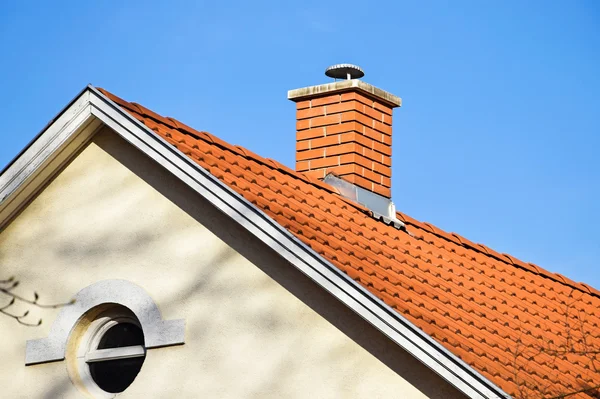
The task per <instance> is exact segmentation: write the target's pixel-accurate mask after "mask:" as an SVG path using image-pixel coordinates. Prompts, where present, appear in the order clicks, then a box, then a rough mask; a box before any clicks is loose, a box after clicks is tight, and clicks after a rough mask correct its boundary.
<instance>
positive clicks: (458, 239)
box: [96, 87, 600, 298]
mask: <svg viewBox="0 0 600 399" xmlns="http://www.w3.org/2000/svg"><path fill="white" fill-rule="evenodd" d="M96 88H97V89H98V90H99V91H100V92H101V93H102V94H104V95H105V96H107V97H108V98H109V99H110V100H112V101H114V102H115V103H117V104H118V105H120V106H122V107H124V108H126V109H128V110H129V111H133V112H135V113H137V114H140V115H142V116H145V117H148V118H150V119H153V120H154V121H156V122H158V123H162V124H163V125H165V126H169V127H171V128H174V129H176V130H178V131H180V132H182V133H185V134H189V135H191V136H193V137H195V138H197V139H200V140H203V141H206V142H208V143H210V144H213V145H216V146H218V147H221V148H223V149H225V150H228V151H230V152H233V153H235V154H238V155H240V156H243V157H245V158H247V159H251V160H253V161H255V162H257V163H260V164H262V165H265V166H268V167H270V168H272V169H275V170H278V171H280V172H282V173H285V174H287V175H290V176H293V177H295V178H298V179H300V180H302V181H304V182H305V183H307V184H311V185H313V186H315V187H318V188H320V189H323V190H326V191H328V192H329V193H332V194H337V195H338V197H339V198H340V199H341V200H343V201H344V202H346V203H348V204H349V205H352V206H353V207H355V208H356V209H358V210H360V211H362V212H364V213H365V214H368V213H369V212H370V211H369V210H368V209H367V208H365V207H364V206H362V205H360V204H358V203H356V202H354V201H351V200H349V199H347V198H345V197H344V196H342V195H340V193H339V190H337V189H336V188H335V187H333V186H330V185H328V184H327V183H323V182H322V181H320V180H318V179H315V178H314V177H311V176H308V175H306V174H304V173H302V172H296V171H294V170H292V169H290V168H288V167H287V166H285V165H284V164H282V163H281V162H278V161H276V160H273V159H271V158H265V157H262V156H260V155H258V154H256V153H254V152H252V151H250V150H248V149H247V148H244V147H241V146H239V145H233V144H229V143H228V142H226V141H224V140H221V139H220V138H218V137H217V136H215V135H214V134H212V133H209V132H205V131H199V130H196V129H194V128H192V127H190V126H188V125H186V124H185V123H183V122H181V121H178V120H177V119H175V118H172V117H164V116H161V115H159V114H157V113H155V112H154V111H152V110H150V109H148V108H146V107H144V106H143V105H140V104H138V103H135V102H129V101H126V100H123V99H122V98H120V97H118V96H116V95H114V94H112V93H111V92H109V91H107V90H105V89H103V88H100V87H96ZM396 216H397V217H398V219H400V220H401V221H403V222H404V223H407V224H409V225H412V226H414V227H416V228H419V229H421V230H425V231H428V232H429V233H431V234H433V235H435V236H437V237H439V238H442V239H444V240H446V241H449V242H452V243H454V244H456V245H459V246H462V247H463V248H467V249H470V250H473V251H475V252H477V253H481V254H484V255H487V256H489V257H491V258H493V259H496V260H499V261H501V262H503V263H505V264H507V265H510V266H514V267H517V268H520V269H523V270H526V271H528V272H531V273H533V274H536V275H539V276H542V277H545V278H548V279H550V280H553V281H555V282H558V283H561V284H563V285H567V286H570V287H572V288H575V289H577V290H579V291H582V292H584V293H587V294H590V295H592V296H596V297H599V298H600V291H599V290H597V289H595V288H593V287H591V286H589V285H587V284H585V283H577V282H575V281H573V280H571V279H569V278H567V277H565V276H563V275H561V274H559V273H552V272H550V271H548V270H546V269H544V268H541V267H539V266H537V265H535V264H533V263H525V262H523V261H521V260H519V259H517V258H515V257H513V256H511V255H508V254H504V253H499V252H496V251H494V250H493V249H491V248H489V247H487V246H486V245H483V244H476V243H473V242H472V241H471V240H468V239H467V238H465V237H463V236H461V235H459V234H456V233H447V232H446V231H444V230H441V229H440V228H438V227H435V226H433V225H432V224H430V223H427V222H420V221H418V220H416V219H414V218H412V217H410V216H408V215H406V214H404V213H401V212H396ZM415 238H418V239H421V240H424V238H423V236H420V237H419V236H415Z"/></svg>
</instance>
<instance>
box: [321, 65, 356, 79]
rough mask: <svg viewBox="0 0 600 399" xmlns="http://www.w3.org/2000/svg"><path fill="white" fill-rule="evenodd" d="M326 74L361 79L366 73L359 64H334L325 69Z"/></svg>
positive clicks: (338, 77) (341, 77)
mask: <svg viewBox="0 0 600 399" xmlns="http://www.w3.org/2000/svg"><path fill="white" fill-rule="evenodd" d="M325 75H327V76H329V77H330V78H334V79H347V80H350V79H360V78H362V77H363V76H365V73H364V72H363V70H362V69H360V67H359V66H358V65H352V64H337V65H332V66H330V67H329V68H327V69H326V70H325Z"/></svg>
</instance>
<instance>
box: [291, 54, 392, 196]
mask: <svg viewBox="0 0 600 399" xmlns="http://www.w3.org/2000/svg"><path fill="white" fill-rule="evenodd" d="M326 74H327V76H330V77H334V78H343V79H346V78H347V79H346V80H340V81H336V82H333V83H329V84H323V85H319V86H311V87H305V88H302V89H296V90H290V91H289V92H288V99H290V100H292V101H294V102H295V103H296V109H297V111H296V171H298V172H304V173H307V174H309V175H310V176H313V177H316V178H319V179H323V178H324V177H325V176H326V175H327V174H329V173H334V174H335V175H337V176H338V177H341V178H342V179H344V180H346V181H349V182H351V183H354V184H355V185H357V186H359V187H362V188H364V189H366V190H369V191H372V192H374V193H377V194H379V195H382V196H384V197H387V198H390V197H391V182H392V181H391V177H392V109H393V108H396V107H399V106H400V105H401V104H402V100H401V99H400V98H399V97H396V96H394V95H393V94H390V93H388V92H386V91H383V90H381V89H378V88H376V87H374V86H372V85H370V84H368V83H365V82H363V81H361V80H358V78H359V77H362V76H363V75H364V73H363V72H362V71H361V70H360V68H358V67H356V66H353V65H348V64H342V65H334V66H333V67H330V68H328V69H327V71H326Z"/></svg>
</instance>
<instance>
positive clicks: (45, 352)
mask: <svg viewBox="0 0 600 399" xmlns="http://www.w3.org/2000/svg"><path fill="white" fill-rule="evenodd" d="M74 300H75V302H74V303H73V304H72V305H68V306H65V307H64V308H63V309H62V310H61V312H60V313H59V314H58V316H57V318H56V320H55V321H54V323H53V324H52V327H51V328H50V333H49V334H48V336H47V337H46V338H41V339H35V340H29V341H27V345H26V348H25V365H32V364H38V363H45V362H51V361H56V360H63V359H64V358H65V350H66V346H67V341H68V339H69V334H70V333H71V330H72V329H73V327H74V326H75V325H76V324H77V321H78V320H79V319H80V318H81V317H82V316H83V315H85V314H86V313H87V312H88V311H89V310H91V309H93V308H95V307H96V306H99V305H103V304H110V303H114V304H119V305H122V306H125V307H126V308H128V309H130V310H131V311H132V312H133V313H134V314H135V316H136V317H137V318H138V320H139V322H140V324H141V326H142V330H143V331H144V339H145V346H146V348H147V349H150V348H157V347H162V346H170V345H179V344H183V343H184V335H185V320H183V319H178V320H163V319H162V316H161V314H160V310H159V309H158V307H157V306H156V304H155V303H154V301H153V300H152V298H151V297H150V296H149V295H148V293H147V292H146V291H144V289H142V288H141V287H139V286H137V285H135V284H133V283H131V282H129V281H126V280H104V281H99V282H97V283H94V284H92V285H90V286H88V287H85V288H84V289H82V290H81V291H79V292H78V293H77V294H76V295H75V297H74Z"/></svg>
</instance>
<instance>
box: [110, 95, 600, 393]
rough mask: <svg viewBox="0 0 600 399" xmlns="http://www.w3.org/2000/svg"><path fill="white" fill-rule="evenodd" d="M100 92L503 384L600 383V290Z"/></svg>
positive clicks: (536, 388)
mask: <svg viewBox="0 0 600 399" xmlns="http://www.w3.org/2000/svg"><path fill="white" fill-rule="evenodd" d="M100 91H101V92H102V93H103V94H104V95H106V96H107V97H108V98H110V99H111V100H112V101H114V102H115V103H116V104H118V105H119V106H121V107H122V108H123V109H125V110H126V111H128V112H129V113H130V114H131V115H132V116H133V117H135V118H137V119H138V120H140V121H141V122H142V123H144V124H145V125H146V126H148V128H150V129H151V130H152V131H154V132H155V133H156V134H158V135H159V136H161V137H163V138H164V139H165V140H167V141H168V142H169V143H171V144H172V145H174V146H175V147H177V148H178V149H179V150H180V151H181V152H182V153H184V154H186V155H187V156H189V157H190V158H191V159H192V160H194V161H195V162H197V163H198V164H199V165H200V166H202V167H204V168H206V169H207V170H209V171H210V172H211V173H212V174H213V175H215V176H216V177H217V178H219V179H220V180H222V181H223V182H224V183H225V184H227V185H228V186H229V187H231V188H232V189H233V190H235V191H236V192H238V193H239V194H240V195H242V196H243V197H245V198H246V199H247V200H248V201H250V202H252V203H253V204H255V205H256V206H257V207H258V208H260V209H261V210H262V211H264V212H265V213H266V214H267V215H269V216H270V217H272V218H273V219H274V220H275V221H277V222H278V223H279V224H281V225H282V226H284V227H285V228H287V229H288V230H289V231H290V232H291V233H292V234H294V235H295V236H296V237H298V238H299V239H300V240H301V241H302V242H304V243H305V244H306V245H308V246H310V247H311V248H312V249H313V250H314V251H316V252H317V253H319V254H320V255H321V256H323V257H324V258H325V259H327V260H328V261H330V262H331V263H332V264H333V265H335V266H336V267H338V268H339V269H340V270H342V271H343V272H345V273H346V274H347V275H348V276H349V277H351V278H352V279H354V280H355V281H356V282H358V283H359V284H361V285H363V286H364V287H365V288H366V289H367V290H369V291H370V292H372V293H373V294H374V295H375V296H377V297H378V298H379V299H381V300H382V301H384V302H385V303H386V304H388V305H389V306H391V307H392V308H393V309H395V310H396V311H397V312H399V313H400V314H402V315H404V316H405V317H406V318H407V319H408V320H410V321H411V322H412V323H414V324H415V325H416V326H418V327H420V328H421V329H422V330H423V331H425V332H426V333H428V334H429V335H431V336H432V337H433V338H434V339H435V340H436V341H438V342H439V343H440V344H441V345H442V346H444V347H446V348H447V349H448V350H449V351H451V352H453V353H454V354H455V355H457V356H458V357H460V358H461V359H462V360H463V361H465V362H466V363H467V364H469V365H471V366H472V367H473V368H475V369H476V370H478V371H479V372H480V373H481V374H482V375H484V376H485V377H486V378H488V379H490V380H491V381H493V382H494V383H495V384H497V385H498V386H499V387H501V388H502V389H503V390H504V391H505V392H507V393H509V394H511V395H513V396H515V397H522V398H525V397H529V396H527V395H534V396H533V397H540V393H543V394H544V395H550V396H551V395H552V394H555V395H557V394H560V393H564V392H566V391H567V390H571V391H577V390H581V389H582V387H585V386H588V387H589V386H594V385H600V354H593V355H591V354H590V353H584V352H586V351H585V349H586V348H594V349H595V350H596V351H597V350H598V348H600V328H599V327H600V312H599V311H598V309H600V291H598V290H596V289H594V288H592V287H590V286H588V285H586V284H582V283H576V282H574V281H572V280H570V279H568V278H566V277H563V276H561V275H559V274H555V273H550V272H548V271H546V270H544V269H542V268H540V267H539V266H536V265H533V264H531V263H524V262H522V261H520V260H518V259H515V258H514V257H512V256H510V255H506V254H500V253H498V252H496V251H494V250H492V249H490V248H488V247H487V246H485V245H482V244H476V243H473V242H471V241H469V240H467V239H466V238H464V237H462V236H460V235H458V234H456V233H447V232H444V231H443V230H441V229H439V228H437V227H435V226H433V225H431V224H429V223H421V222H419V221H417V220H415V219H413V218H411V217H410V216H408V215H405V214H403V213H400V212H398V213H397V217H398V219H400V220H402V221H403V222H404V223H405V224H406V231H400V230H396V229H395V228H394V227H392V226H388V225H386V224H384V223H382V222H379V221H377V220H375V219H374V218H372V217H371V216H370V213H369V211H368V210H367V209H366V208H364V207H363V206H361V205H359V204H355V203H353V202H351V201H349V200H347V199H345V198H343V197H341V196H339V194H338V192H337V190H336V189H334V188H333V187H331V186H329V185H327V184H325V183H323V182H322V181H319V180H315V179H313V178H311V177H308V176H307V175H305V174H303V173H297V172H295V171H293V170H291V169H290V168H288V167H286V166H284V165H282V164H280V163H278V162H277V161H273V160H271V159H266V158H262V157H260V156H258V155H256V154H254V153H253V152H251V151H249V150H247V149H245V148H242V147H239V146H232V145H230V144H228V143H226V142H224V141H222V140H220V139H218V138H217V137H215V136H213V135H211V134H209V133H206V132H200V131H197V130H194V129H192V128H190V127H188V126H187V125H185V124H183V123H181V122H179V121H177V120H175V119H173V118H164V117H162V116H160V115H158V114H156V113H154V112H152V111H150V110H148V109H146V108H144V107H142V106H140V105H138V104H133V103H128V102H127V101H124V100H122V99H120V98H118V97H116V96H114V95H112V94H111V93H109V92H107V91H105V90H102V89H100ZM567 342H568V345H567ZM561 351H562V352H561ZM571 398H579V399H590V398H591V396H589V395H583V394H577V395H572V396H571Z"/></svg>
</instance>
